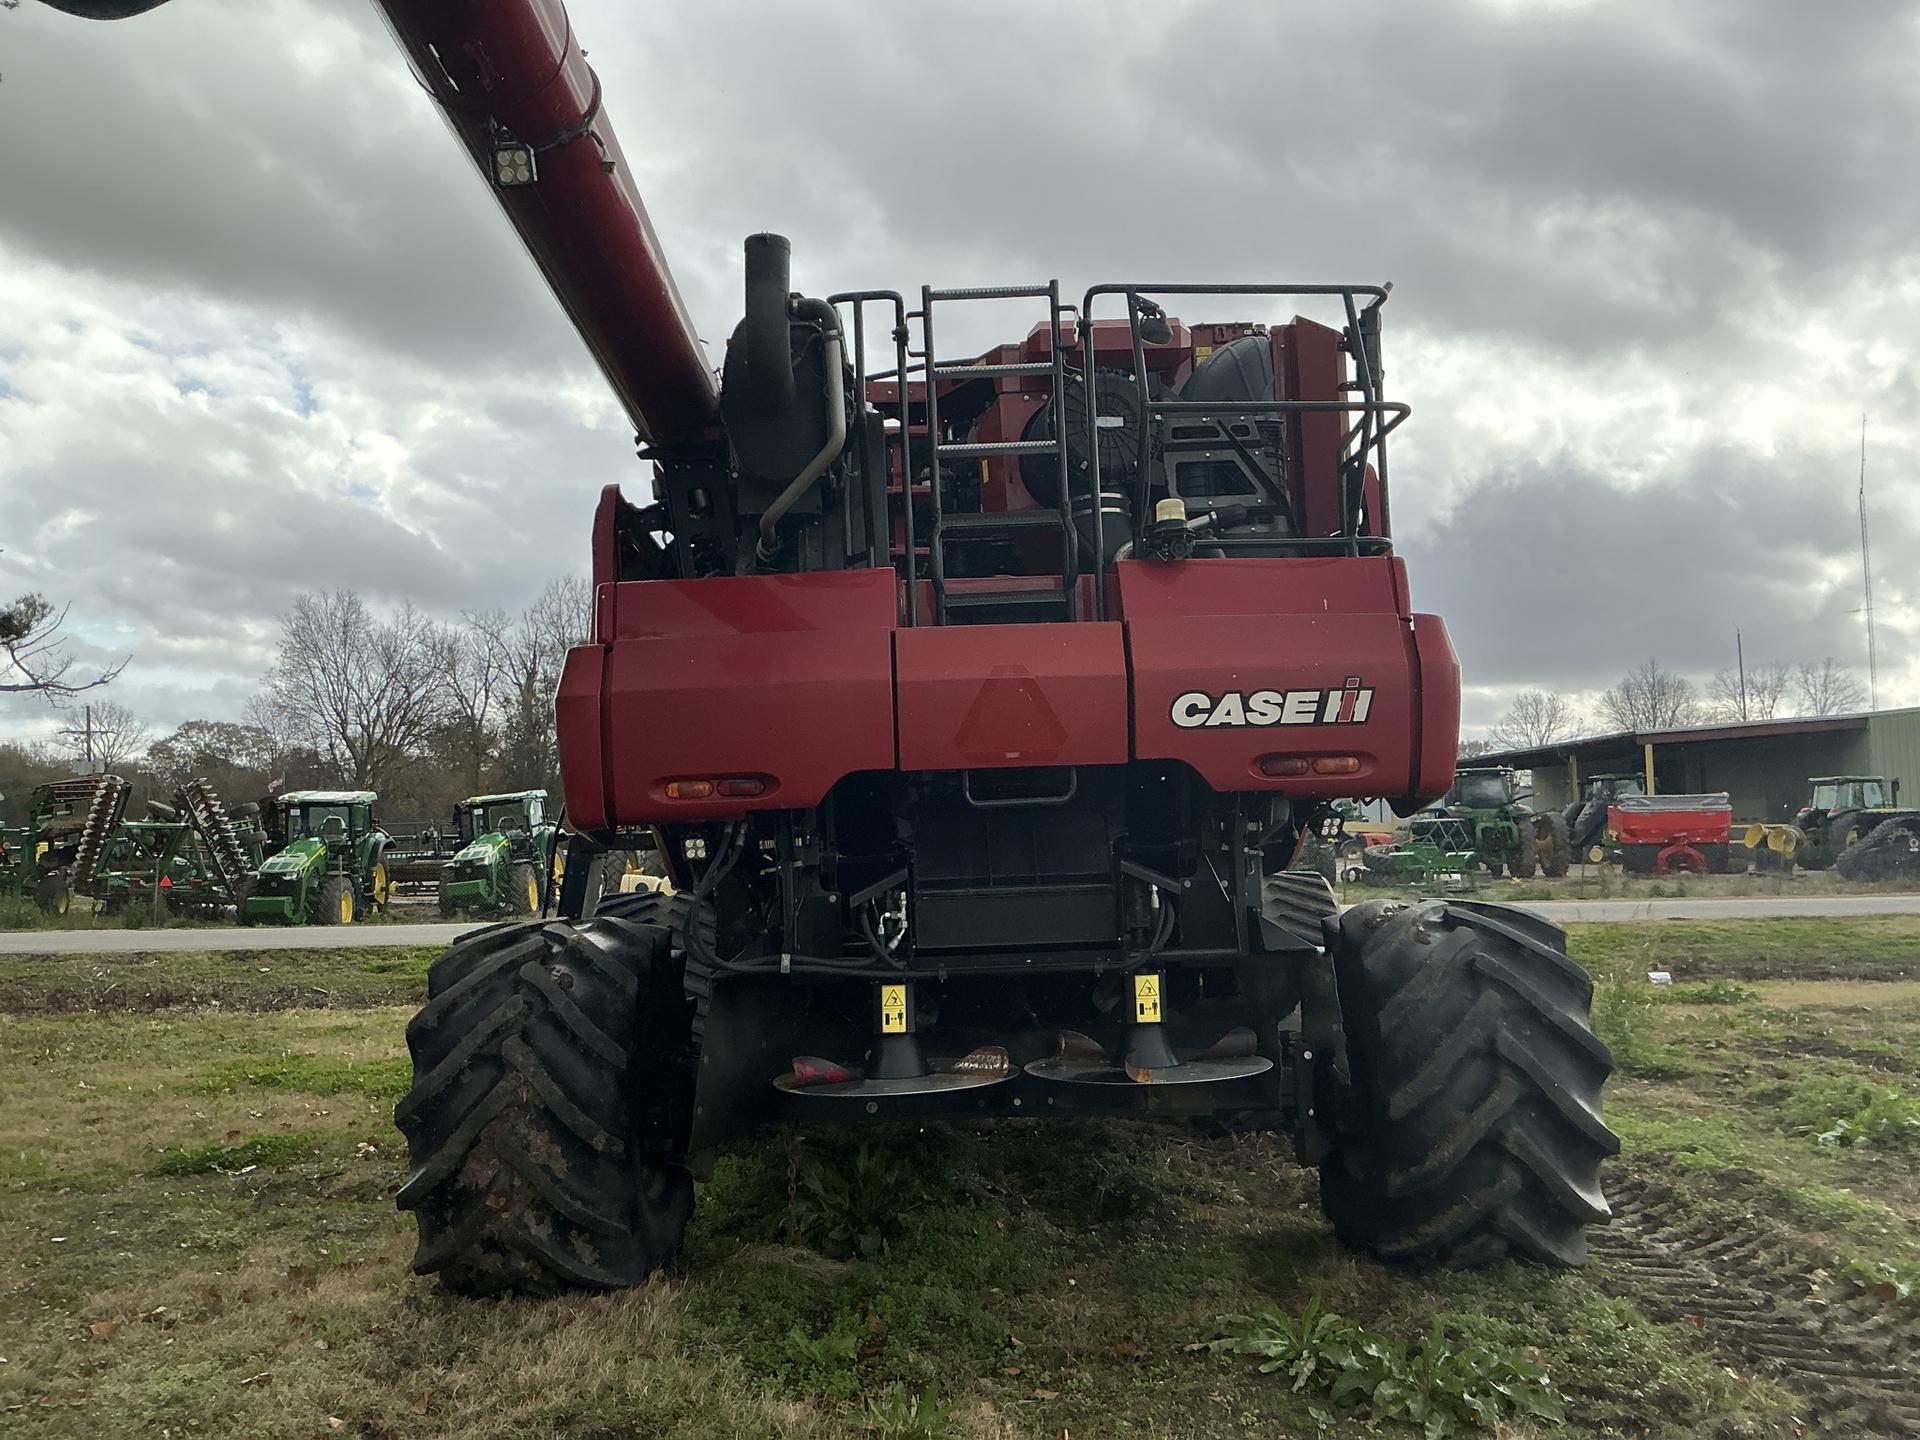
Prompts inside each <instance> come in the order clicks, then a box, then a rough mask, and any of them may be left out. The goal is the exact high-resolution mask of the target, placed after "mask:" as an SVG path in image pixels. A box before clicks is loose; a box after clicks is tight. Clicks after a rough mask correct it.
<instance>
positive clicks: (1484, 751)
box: [1456, 737, 1499, 760]
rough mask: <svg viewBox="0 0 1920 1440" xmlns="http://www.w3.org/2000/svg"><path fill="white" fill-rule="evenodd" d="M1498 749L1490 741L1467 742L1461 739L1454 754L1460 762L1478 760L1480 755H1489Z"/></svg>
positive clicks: (1463, 738)
mask: <svg viewBox="0 0 1920 1440" xmlns="http://www.w3.org/2000/svg"><path fill="white" fill-rule="evenodd" d="M1498 748H1499V747H1498V746H1496V745H1495V744H1494V743H1493V741H1491V740H1468V739H1466V738H1465V737H1462V738H1461V741H1460V749H1459V750H1458V751H1457V752H1456V753H1457V754H1458V755H1459V757H1460V758H1461V759H1462V760H1478V759H1479V758H1480V757H1481V756H1482V755H1491V754H1492V753H1493V752H1494V751H1495V750H1496V749H1498Z"/></svg>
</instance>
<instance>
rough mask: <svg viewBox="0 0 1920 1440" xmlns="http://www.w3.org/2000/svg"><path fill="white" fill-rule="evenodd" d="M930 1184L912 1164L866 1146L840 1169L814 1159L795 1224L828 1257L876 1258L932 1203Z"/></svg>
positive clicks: (806, 1169) (804, 1174)
mask: <svg viewBox="0 0 1920 1440" xmlns="http://www.w3.org/2000/svg"><path fill="white" fill-rule="evenodd" d="M927 1198H928V1196H927V1186H926V1182H925V1181H924V1180H922V1179H921V1177H920V1173H919V1171H918V1170H916V1169H915V1168H914V1167H913V1166H912V1164H910V1163H909V1162H907V1161H906V1160H903V1159H901V1158H899V1157H898V1156H895V1155H893V1154H892V1153H890V1152H889V1151H886V1150H881V1149H876V1148H874V1147H871V1146H867V1145H862V1146H861V1147H860V1148H859V1150H857V1151H856V1152H855V1153H854V1156H853V1158H852V1160H851V1161H846V1162H843V1163H840V1164H835V1163H833V1162H830V1161H827V1160H824V1159H821V1158H819V1157H817V1156H811V1155H810V1156H808V1157H807V1159H806V1161H805V1162H804V1163H803V1164H802V1165H801V1167H800V1176H799V1181H798V1185H797V1187H796V1191H795V1195H794V1220H795V1223H796V1224H798V1225H799V1227H800V1233H801V1234H802V1235H803V1236H805V1237H806V1241H807V1243H808V1244H809V1245H811V1246H813V1248H814V1249H816V1250H818V1251H820V1253H821V1254H823V1255H833V1256H837V1257H839V1258H842V1259H844V1258H846V1257H848V1256H851V1255H860V1256H868V1257H870V1256H874V1255H878V1254H880V1253H882V1252H883V1251H885V1249H886V1248H887V1241H888V1239H889V1238H891V1237H892V1236H894V1235H897V1234H898V1233H899V1231H900V1224H901V1221H902V1219H903V1218H904V1217H905V1216H907V1215H908V1214H910V1213H911V1212H912V1211H914V1210H916V1209H918V1208H920V1207H921V1206H922V1205H925V1204H926V1203H927Z"/></svg>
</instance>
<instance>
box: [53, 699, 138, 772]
mask: <svg viewBox="0 0 1920 1440" xmlns="http://www.w3.org/2000/svg"><path fill="white" fill-rule="evenodd" d="M60 733H61V734H62V735H63V736H65V737H66V740H67V750H68V752H69V753H70V754H71V755H72V757H73V758H74V759H75V760H77V761H81V762H83V763H84V762H91V763H92V765H93V768H94V769H96V770H103V771H112V770H118V769H120V768H121V767H123V766H125V765H128V764H130V763H131V762H133V761H135V760H139V759H142V758H143V757H144V756H145V755H146V753H147V744H148V742H149V741H150V740H151V739H152V738H153V732H152V731H150V730H149V729H148V728H147V726H146V724H145V723H144V722H143V721H141V720H140V719H139V718H138V717H137V716H135V715H134V713H133V711H131V710H129V709H128V708H127V707H126V706H124V705H122V704H120V703H119V702H118V701H115V700H96V701H94V702H93V703H92V704H90V705H88V706H87V707H86V708H85V710H84V711H82V712H81V715H80V723H79V724H78V725H69V726H68V727H67V728H66V729H64V730H62V731H61V732H60Z"/></svg>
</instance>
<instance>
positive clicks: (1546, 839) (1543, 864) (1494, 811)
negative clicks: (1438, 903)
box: [1407, 766, 1573, 880]
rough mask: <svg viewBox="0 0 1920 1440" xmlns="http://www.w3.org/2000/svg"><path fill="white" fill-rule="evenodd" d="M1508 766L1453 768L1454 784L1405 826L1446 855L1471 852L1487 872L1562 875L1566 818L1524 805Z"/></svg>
mask: <svg viewBox="0 0 1920 1440" xmlns="http://www.w3.org/2000/svg"><path fill="white" fill-rule="evenodd" d="M1520 799H1521V796H1520V795H1519V793H1518V791H1517V789H1516V786H1515V784H1514V774H1513V771H1512V770H1510V769H1508V768H1507V767H1505V766H1500V767H1498V768H1488V769H1469V770H1458V771H1455V772H1454V781H1453V789H1451V790H1449V791H1448V792H1447V793H1446V795H1445V796H1444V797H1442V799H1441V801H1440V803H1439V804H1438V805H1437V806H1435V807H1434V809H1433V810H1431V811H1428V812H1426V813H1424V814H1420V815H1416V816H1414V817H1413V820H1412V821H1411V822H1410V823H1409V824H1408V826H1407V832H1408V835H1409V837H1410V839H1411V843H1412V844H1413V845H1416V846H1430V847H1432V848H1433V849H1435V850H1437V851H1439V852H1441V853H1442V854H1446V855H1459V854H1464V853H1471V854H1472V855H1473V857H1474V859H1476V860H1477V861H1478V862H1479V863H1480V864H1481V865H1483V866H1484V867H1486V871H1487V873H1488V874H1489V875H1498V874H1499V873H1500V872H1501V870H1502V869H1503V868H1504V869H1506V870H1507V871H1508V872H1509V873H1511V874H1512V875H1513V877H1514V878H1515V879H1517V880H1530V879H1532V878H1533V876H1534V875H1535V874H1543V875H1552V876H1560V875H1564V874H1566V873H1567V870H1568V867H1569V866H1570V865H1571V864H1572V863H1573V848H1572V846H1571V844H1570V843H1569V842H1568V838H1567V823H1566V820H1565V819H1564V818H1563V817H1562V816H1561V815H1559V814H1558V813H1555V812H1544V813H1541V814H1537V815H1536V814H1535V813H1534V812H1533V811H1531V810H1528V809H1526V808H1524V807H1523V806H1522V805H1521V804H1520V803H1519V802H1520Z"/></svg>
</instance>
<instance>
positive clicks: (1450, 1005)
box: [1320, 900, 1620, 1268]
mask: <svg viewBox="0 0 1920 1440" xmlns="http://www.w3.org/2000/svg"><path fill="white" fill-rule="evenodd" d="M1334 959H1335V969H1336V975H1337V977H1338V983H1339V990H1340V996H1341V1006H1342V1009H1343V1011H1345V1012H1346V1014H1345V1027H1346V1033H1347V1037H1348V1044H1349V1052H1348V1059H1349V1065H1350V1067H1351V1071H1352V1074H1353V1079H1354V1085H1355V1096H1354V1098H1355V1101H1356V1105H1355V1107H1354V1109H1355V1112H1356V1113H1357V1114H1358V1115H1361V1116H1364V1117H1365V1118H1364V1119H1363V1120H1362V1121H1361V1122H1360V1123H1359V1124H1358V1125H1357V1127H1356V1128H1354V1129H1353V1130H1351V1131H1349V1132H1348V1133H1344V1134H1340V1135H1337V1136H1336V1137H1335V1141H1334V1145H1333V1148H1332V1149H1331V1151H1330V1152H1329V1153H1328V1155H1327V1156H1326V1157H1325V1159H1324V1160H1323V1161H1322V1162H1321V1169H1320V1174H1321V1199H1322V1204H1323V1206H1324V1208H1325V1210H1326V1212H1327V1214H1328V1216H1329V1217H1330V1218H1331V1219H1332V1220H1333V1223H1334V1229H1335V1233H1336V1234H1337V1235H1338V1236H1339V1238H1340V1239H1341V1240H1342V1242H1344V1243H1345V1244H1347V1245H1349V1246H1351V1247H1353V1248H1355V1249H1359V1250H1363V1251H1366V1252H1369V1253H1371V1254H1373V1255H1376V1256H1378V1257H1380V1258H1382V1259H1386V1260H1391V1261H1395V1262H1399V1263H1407V1264H1415V1265H1422V1266H1443V1267H1449V1268H1456V1267H1468V1266H1479V1265H1486V1264H1492V1263H1495V1262H1497V1261H1500V1260H1503V1259H1508V1258H1513V1259H1522V1260H1528V1261H1532V1262H1536V1263H1539V1264H1543V1265H1553V1266H1571V1265H1578V1264H1580V1263H1582V1262H1583V1261H1584V1259H1585V1257H1586V1227H1587V1226H1589V1225H1592V1224H1596V1223H1599V1222H1600V1221H1603V1220H1604V1219H1605V1218H1606V1217H1607V1214H1608V1209H1607V1204H1606V1200H1605V1197H1604V1196H1603V1194H1602V1192H1601V1189H1600V1182H1599V1171H1600V1165H1601V1163H1602V1162H1603V1161H1604V1160H1605V1159H1607V1158H1608V1157H1609V1156H1612V1155H1614V1154H1617V1153H1618V1151H1619V1148H1620V1146H1619V1142H1618V1140H1617V1139H1615V1137H1614V1136H1613V1134H1612V1132H1611V1131H1609V1130H1608V1129H1607V1127H1606V1125H1605V1123H1604V1121H1603V1120H1602V1118H1601V1104H1600V1091H1601V1087H1602V1085H1603V1084H1604V1082H1605V1080H1606V1078H1607V1076H1608V1074H1609V1073H1610V1072H1611V1070H1612V1057H1611V1055H1610V1054H1609V1053H1608V1051H1607V1048H1606V1046H1605V1045H1604V1044H1602V1043H1601V1042H1600V1041H1599V1040H1598V1039H1597V1038H1595V1037H1594V1035H1593V1033H1592V1029H1591V1026H1590V1024H1589V1019H1588V1011H1589V1008H1590V1006H1591V1004H1592V996H1593V987H1592V982H1591V980H1590V979H1589V978H1588V977H1587V975H1586V973H1585V972H1584V971H1583V970H1581V969H1580V967H1579V966H1577V965H1575V964H1574V963H1573V962H1572V961H1570V960H1569V959H1567V956H1566V942H1565V939H1564V936H1563V935H1562V934H1561V932H1560V931H1559V929H1558V927H1555V926H1553V925H1551V924H1549V923H1548V922H1546V921H1544V920H1542V919H1540V918H1539V917H1538V916H1535V915H1530V914H1528V913H1527V912H1525V911H1520V910H1511V909H1507V908H1506V907H1503V906H1497V905H1491V904H1487V903H1485V902H1476V901H1452V902H1448V901H1437V900H1436V901H1426V902H1421V903H1418V904H1414V905H1396V904H1394V903H1393V902H1390V901H1384V900H1376V901H1369V902H1367V903H1365V904H1363V905H1360V906H1356V907H1355V908H1354V909H1352V910H1349V911H1348V912H1347V913H1346V915H1345V916H1344V917H1343V918H1342V920H1341V922H1340V926H1339V943H1338V944H1337V945H1336V946H1335V949H1334Z"/></svg>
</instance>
